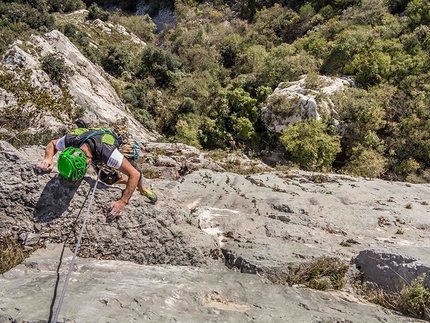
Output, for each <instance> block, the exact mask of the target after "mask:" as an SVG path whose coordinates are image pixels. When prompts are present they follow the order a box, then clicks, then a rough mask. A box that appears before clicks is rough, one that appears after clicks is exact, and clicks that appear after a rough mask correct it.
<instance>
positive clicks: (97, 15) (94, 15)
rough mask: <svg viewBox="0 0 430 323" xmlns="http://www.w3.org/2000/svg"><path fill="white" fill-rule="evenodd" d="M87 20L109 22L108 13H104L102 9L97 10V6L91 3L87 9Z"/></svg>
mask: <svg viewBox="0 0 430 323" xmlns="http://www.w3.org/2000/svg"><path fill="white" fill-rule="evenodd" d="M87 19H89V20H96V19H100V20H101V21H108V20H109V12H107V11H104V10H103V9H101V8H99V6H97V4H95V3H93V4H92V5H91V6H90V7H89V8H88V16H87Z"/></svg>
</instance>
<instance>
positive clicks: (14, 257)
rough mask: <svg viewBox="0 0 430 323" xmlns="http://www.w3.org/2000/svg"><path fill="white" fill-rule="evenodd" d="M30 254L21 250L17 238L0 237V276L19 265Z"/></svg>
mask: <svg viewBox="0 0 430 323" xmlns="http://www.w3.org/2000/svg"><path fill="white" fill-rule="evenodd" d="M30 253H31V251H25V250H24V249H23V247H22V245H21V244H20V243H19V242H18V239H17V237H15V236H6V237H0V274H3V273H5V272H7V271H8V270H10V269H12V268H13V267H15V266H17V265H18V264H20V263H21V262H22V261H23V260H24V259H25V258H27V257H28V256H29V254H30Z"/></svg>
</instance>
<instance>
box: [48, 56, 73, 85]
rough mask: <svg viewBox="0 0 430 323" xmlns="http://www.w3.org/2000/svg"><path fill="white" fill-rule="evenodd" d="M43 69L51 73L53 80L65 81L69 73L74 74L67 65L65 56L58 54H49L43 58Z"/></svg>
mask: <svg viewBox="0 0 430 323" xmlns="http://www.w3.org/2000/svg"><path fill="white" fill-rule="evenodd" d="M40 61H41V67H42V70H43V71H44V72H45V73H46V74H48V75H49V77H50V78H51V81H52V82H58V83H60V84H62V83H63V81H65V80H66V79H67V77H68V76H69V75H73V71H72V69H71V68H70V67H68V66H67V65H66V61H65V60H64V58H63V57H61V56H58V55H56V54H52V53H51V54H48V55H46V56H43V57H42V58H41V59H40Z"/></svg>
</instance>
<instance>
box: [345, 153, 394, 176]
mask: <svg viewBox="0 0 430 323" xmlns="http://www.w3.org/2000/svg"><path fill="white" fill-rule="evenodd" d="M386 163H387V159H386V158H385V157H384V156H382V155H381V154H380V153H378V152H377V151H375V150H374V149H371V148H365V147H363V146H362V145H358V146H356V147H354V148H353V149H352V156H351V158H350V159H349V161H348V164H347V165H346V166H345V167H344V168H343V169H342V170H343V172H344V173H346V174H351V175H355V176H363V177H370V178H378V177H380V176H381V175H382V174H383V173H384V172H385V170H386Z"/></svg>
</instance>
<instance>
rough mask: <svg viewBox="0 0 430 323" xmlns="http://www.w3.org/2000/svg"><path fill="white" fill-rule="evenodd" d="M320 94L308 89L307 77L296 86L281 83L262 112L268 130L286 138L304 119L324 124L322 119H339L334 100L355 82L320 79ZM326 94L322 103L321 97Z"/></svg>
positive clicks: (291, 83) (339, 79) (340, 79)
mask: <svg viewBox="0 0 430 323" xmlns="http://www.w3.org/2000/svg"><path fill="white" fill-rule="evenodd" d="M318 82H319V83H321V86H319V90H314V89H310V88H307V87H306V85H307V84H306V83H307V76H304V77H302V78H301V79H300V80H298V81H295V82H287V83H284V82H282V83H280V84H279V86H278V87H277V88H276V89H275V91H273V93H272V94H271V95H270V96H269V97H268V98H267V105H266V107H264V108H263V109H262V111H261V114H262V117H263V120H264V122H265V124H266V127H267V129H268V130H269V131H270V132H271V133H273V134H278V135H280V134H282V132H283V131H284V130H285V129H286V128H287V127H288V125H290V124H294V123H295V122H296V121H299V120H302V119H303V118H304V117H307V118H311V119H316V120H320V119H321V116H322V115H326V116H332V117H333V118H334V119H336V115H337V113H336V110H335V107H334V105H333V102H332V101H331V100H330V96H331V95H333V93H335V92H338V91H343V90H344V89H345V87H347V86H350V85H351V82H350V81H349V80H346V79H342V78H330V77H327V76H318ZM321 94H323V95H322V96H321V97H322V99H319V98H318V96H320V95H321Z"/></svg>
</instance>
